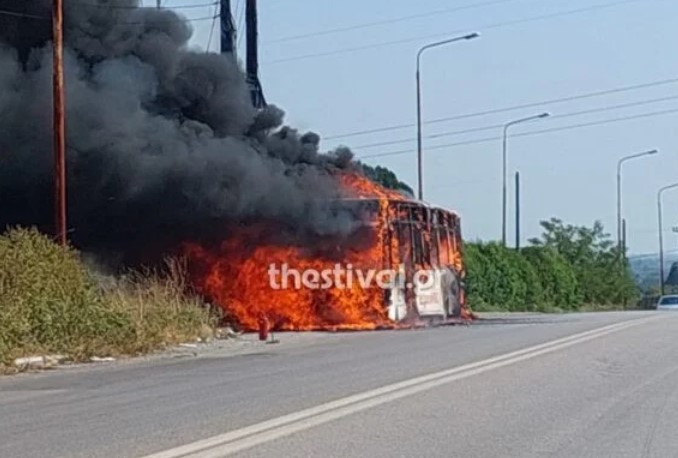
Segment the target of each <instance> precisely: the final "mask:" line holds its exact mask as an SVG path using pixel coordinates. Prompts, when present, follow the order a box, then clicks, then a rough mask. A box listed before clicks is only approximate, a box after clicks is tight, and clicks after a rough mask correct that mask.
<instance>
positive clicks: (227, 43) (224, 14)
mask: <svg viewBox="0 0 678 458" xmlns="http://www.w3.org/2000/svg"><path fill="white" fill-rule="evenodd" d="M219 8H220V9H219V19H220V23H221V53H222V54H231V55H233V57H235V54H236V53H235V43H236V30H235V24H234V23H233V14H232V12H231V0H221V2H220V7H219Z"/></svg>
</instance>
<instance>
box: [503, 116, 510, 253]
mask: <svg viewBox="0 0 678 458" xmlns="http://www.w3.org/2000/svg"><path fill="white" fill-rule="evenodd" d="M508 128H509V125H508V124H507V125H506V126H504V141H503V146H502V173H501V175H502V185H501V245H502V246H504V247H505V246H506V232H507V230H506V221H507V217H508V210H507V206H508V189H507V186H508V185H507V183H506V182H507V181H508V177H507V176H506V174H507V173H508V152H507V144H508V139H507V137H508Z"/></svg>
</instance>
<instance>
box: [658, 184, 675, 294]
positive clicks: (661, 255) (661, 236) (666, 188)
mask: <svg viewBox="0 0 678 458" xmlns="http://www.w3.org/2000/svg"><path fill="white" fill-rule="evenodd" d="M675 188H678V183H674V184H670V185H668V186H664V187H663V188H660V189H659V191H658V192H657V219H658V223H659V225H658V228H657V229H658V232H659V281H660V284H661V291H662V296H663V295H664V294H665V293H666V286H665V283H664V219H663V214H662V197H663V195H664V193H665V192H666V191H669V190H671V189H675Z"/></svg>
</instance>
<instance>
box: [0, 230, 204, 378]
mask: <svg viewBox="0 0 678 458" xmlns="http://www.w3.org/2000/svg"><path fill="white" fill-rule="evenodd" d="M184 267H185V266H184V265H183V264H182V263H180V262H178V261H168V262H167V267H166V269H164V270H163V271H162V272H159V271H156V270H148V269H147V270H144V271H141V272H129V273H128V274H127V275H125V276H123V277H121V278H118V279H114V280H113V281H111V282H109V284H108V285H105V286H102V285H101V284H99V282H97V280H96V279H95V277H94V275H93V274H92V272H91V271H89V270H88V269H87V268H86V267H85V266H84V264H83V263H82V260H81V259H80V255H79V253H78V252H77V251H75V250H74V249H72V248H65V249H64V248H62V247H60V246H58V245H57V244H55V243H53V242H52V241H51V240H50V239H49V238H48V237H45V236H44V235H42V234H40V233H39V232H38V231H37V230H34V229H10V230H8V231H7V232H6V233H5V234H4V235H2V236H0V365H3V364H5V365H7V364H9V362H10V361H12V359H13V358H16V357H18V356H24V355H31V354H45V353H62V354H67V355H69V357H71V358H73V359H74V360H82V359H85V358H87V357H89V356H92V355H99V356H109V355H120V354H135V353H139V352H147V351H151V350H153V349H156V348H160V347H162V346H164V345H167V344H174V343H178V342H185V341H189V340H196V339H197V338H200V337H203V338H205V337H208V335H210V334H211V332H212V329H213V325H214V320H213V318H212V317H211V314H210V312H209V310H208V309H207V308H206V307H205V306H204V305H203V304H202V302H201V300H200V299H199V298H198V297H197V296H195V295H192V294H190V292H188V288H187V283H186V276H185V274H186V271H185V268H184Z"/></svg>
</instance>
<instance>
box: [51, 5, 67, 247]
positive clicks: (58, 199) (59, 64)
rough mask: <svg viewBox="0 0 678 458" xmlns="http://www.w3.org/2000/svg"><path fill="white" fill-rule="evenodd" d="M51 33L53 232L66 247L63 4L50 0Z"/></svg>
mask: <svg viewBox="0 0 678 458" xmlns="http://www.w3.org/2000/svg"><path fill="white" fill-rule="evenodd" d="M52 36H53V42H54V45H53V52H54V57H53V59H54V69H53V81H52V85H53V95H52V108H53V123H54V144H53V149H54V223H55V224H54V229H55V230H54V232H55V236H56V239H57V241H58V242H59V244H60V245H62V246H66V243H67V240H66V120H65V115H64V105H65V102H64V99H65V96H64V5H63V0H53V5H52Z"/></svg>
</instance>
